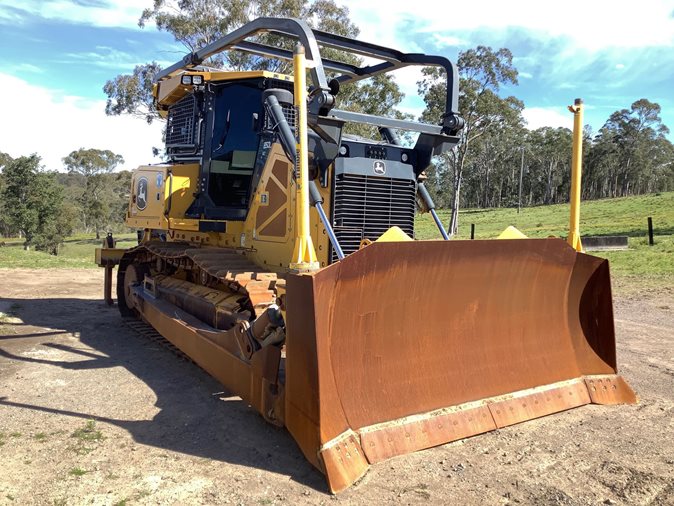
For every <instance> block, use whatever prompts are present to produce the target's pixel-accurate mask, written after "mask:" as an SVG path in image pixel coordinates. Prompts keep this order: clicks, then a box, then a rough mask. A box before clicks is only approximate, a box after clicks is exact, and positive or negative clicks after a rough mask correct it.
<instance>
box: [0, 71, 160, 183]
mask: <svg viewBox="0 0 674 506" xmlns="http://www.w3.org/2000/svg"><path fill="white" fill-rule="evenodd" d="M0 96H4V97H9V96H11V97H12V100H7V101H5V102H4V104H3V114H2V118H3V121H0V142H1V143H2V144H0V151H3V152H6V153H8V154H10V155H11V156H13V157H16V156H21V155H29V154H31V153H34V152H37V154H38V155H40V156H41V157H42V163H43V164H44V165H45V167H46V168H47V169H51V170H53V169H56V170H62V169H63V164H62V162H61V159H62V158H63V157H64V156H66V155H67V154H68V153H70V152H71V151H73V150H76V149H79V148H82V147H83V148H97V149H109V150H111V151H113V152H115V153H118V154H120V155H122V156H123V157H124V160H125V164H124V166H123V167H122V168H124V169H129V170H130V169H134V168H136V167H137V166H139V165H143V164H147V163H157V162H159V159H157V158H154V159H153V157H152V146H157V147H161V142H162V136H161V135H162V125H161V124H160V123H158V122H155V123H153V124H152V125H148V124H147V123H145V121H143V120H142V119H137V118H132V117H129V116H114V117H113V116H106V115H105V110H104V107H105V102H104V101H102V100H95V101H91V100H85V99H82V98H81V97H73V96H67V95H66V96H64V95H62V94H61V93H59V92H58V91H57V90H51V89H48V88H44V87H41V86H35V85H32V84H29V83H27V82H26V81H23V80H22V79H19V78H17V77H14V76H11V75H8V74H3V73H0Z"/></svg>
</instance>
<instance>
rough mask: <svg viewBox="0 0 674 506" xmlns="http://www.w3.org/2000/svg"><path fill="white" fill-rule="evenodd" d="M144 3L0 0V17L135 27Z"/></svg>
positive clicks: (17, 19) (110, 0)
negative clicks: (18, 0) (34, 17)
mask: <svg viewBox="0 0 674 506" xmlns="http://www.w3.org/2000/svg"><path fill="white" fill-rule="evenodd" d="M3 7H9V9H8V10H5V9H3ZM143 7H144V5H143V2H139V1H138V0H100V1H90V2H75V1H72V0H21V1H20V2H16V1H15V0H0V20H4V21H5V22H6V21H10V22H21V21H24V20H25V16H39V17H42V18H45V19H57V20H62V21H68V22H71V23H82V24H88V25H94V26H101V27H124V28H138V18H140V15H141V13H142V11H143ZM22 15H23V16H24V17H23V18H22Z"/></svg>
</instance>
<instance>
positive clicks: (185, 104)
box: [166, 94, 197, 148]
mask: <svg viewBox="0 0 674 506" xmlns="http://www.w3.org/2000/svg"><path fill="white" fill-rule="evenodd" d="M196 107H197V101H196V98H195V96H194V95H193V94H190V95H187V96H186V97H185V98H183V99H182V100H180V101H179V102H177V103H176V104H175V105H173V106H171V108H170V109H169V114H168V123H167V125H166V147H167V148H171V147H187V146H194V145H195V144H196V142H197V139H196V138H195V123H196V115H197V111H196Z"/></svg>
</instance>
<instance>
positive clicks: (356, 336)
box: [285, 239, 636, 492]
mask: <svg viewBox="0 0 674 506" xmlns="http://www.w3.org/2000/svg"><path fill="white" fill-rule="evenodd" d="M287 290H288V292H287V293H288V297H287V330H288V332H287V341H286V346H287V348H286V350H287V352H286V355H287V359H286V389H285V394H286V399H285V406H286V407H285V410H286V425H287V427H288V429H289V430H290V432H291V433H292V434H293V436H294V437H295V439H296V440H297V441H298V443H299V445H300V447H301V448H302V451H303V452H304V454H305V455H306V457H307V458H308V459H309V460H310V461H311V462H313V463H314V464H315V465H316V466H317V467H319V468H320V469H321V470H322V471H323V472H324V473H325V474H326V476H327V478H328V483H329V486H330V488H331V490H332V491H333V492H338V491H340V490H342V489H344V488H346V487H348V486H349V485H351V484H352V483H353V482H354V481H356V480H357V479H358V478H360V477H361V476H362V475H363V474H364V473H365V471H366V470H367V468H368V466H369V464H371V463H374V462H378V461H380V460H383V459H387V458H389V457H392V456H394V455H399V454H404V453H408V452H412V451H416V450H419V449H423V448H428V447H431V446H436V445H439V444H443V443H446V442H449V441H454V440H457V439H461V438H465V437H468V436H472V435H475V434H479V433H483V432H487V431H490V430H494V429H496V428H500V427H504V426H507V425H512V424H515V423H519V422H522V421H525V420H529V419H532V418H537V417H540V416H544V415H547V414H550V413H555V412H558V411H562V410H566V409H570V408H573V407H576V406H581V405H584V404H589V403H596V404H616V403H633V402H636V396H635V394H634V392H633V391H632V390H631V388H630V387H629V386H628V385H627V384H626V383H625V381H624V380H623V379H622V378H621V377H619V376H617V375H616V372H617V371H616V357H615V336H614V328H613V310H612V302H611V287H610V280H609V269H608V262H607V261H606V260H603V259H600V258H596V257H593V256H590V255H585V254H582V253H576V252H575V251H574V250H573V249H572V248H570V247H569V246H568V245H567V244H566V243H565V242H563V241H561V240H558V239H523V240H499V241H450V242H447V241H423V242H422V241H414V242H397V243H392V242H388V243H387V242H375V243H373V244H371V245H369V246H367V247H365V248H363V249H362V250H360V251H357V252H355V253H353V254H351V255H349V256H348V257H346V258H345V259H344V260H342V261H341V262H338V263H336V264H333V265H331V266H329V267H327V268H325V269H322V270H320V271H318V272H315V273H311V274H299V275H291V276H289V278H288V284H287Z"/></svg>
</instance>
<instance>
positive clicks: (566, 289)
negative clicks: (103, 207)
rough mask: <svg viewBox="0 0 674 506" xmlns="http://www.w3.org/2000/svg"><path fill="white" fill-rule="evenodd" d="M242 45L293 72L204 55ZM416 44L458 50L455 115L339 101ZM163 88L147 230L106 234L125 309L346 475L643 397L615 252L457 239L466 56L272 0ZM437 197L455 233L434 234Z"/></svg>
mask: <svg viewBox="0 0 674 506" xmlns="http://www.w3.org/2000/svg"><path fill="white" fill-rule="evenodd" d="M269 33H272V34H274V36H275V37H274V38H272V39H261V38H259V37H257V36H258V35H261V34H269ZM264 40H279V41H283V42H282V43H279V45H278V46H271V45H269V44H265V43H263V42H261V41H264ZM289 48H290V49H289ZM324 48H329V49H330V50H331V53H330V54H339V53H340V52H342V53H349V54H353V55H357V56H359V57H365V58H364V60H362V61H364V62H365V63H362V64H360V65H354V64H349V63H345V62H343V61H340V60H339V59H336V58H335V59H329V58H325V57H322V56H321V50H322V49H324ZM221 51H242V52H246V53H250V54H253V55H256V56H258V57H263V58H269V59H276V60H279V61H281V62H285V64H286V65H288V66H289V67H290V68H292V73H291V75H285V74H280V73H274V72H268V71H246V72H231V71H223V70H218V69H214V68H210V67H208V66H205V65H204V61H206V60H207V59H208V58H209V57H211V56H213V55H214V54H216V53H219V52H221ZM289 62H290V63H289ZM410 65H422V66H432V65H436V66H440V67H442V68H443V69H444V71H445V72H446V75H447V93H446V108H445V113H444V114H443V116H442V118H438V123H437V124H423V123H417V122H414V121H406V120H398V119H392V118H388V117H378V116H372V115H368V114H362V113H356V112H352V111H347V110H341V109H339V108H338V107H337V105H338V102H339V90H340V86H344V85H348V84H350V83H355V82H357V81H359V80H361V79H366V78H369V77H372V76H375V75H378V74H382V73H387V72H391V71H394V70H396V69H400V68H402V67H407V66H410ZM307 81H308V82H307ZM154 94H155V98H156V103H157V107H158V109H159V111H160V112H161V114H162V116H164V117H165V118H166V120H167V126H166V154H167V158H168V162H167V163H162V164H159V165H148V166H142V167H140V168H138V169H137V170H136V171H134V173H133V180H132V191H131V199H130V202H129V207H128V213H127V218H126V223H127V225H128V226H130V227H134V228H136V229H140V230H142V231H143V233H142V238H141V240H140V242H139V244H138V246H136V247H133V248H130V249H126V250H121V249H115V248H114V247H113V244H112V243H110V244H109V245H108V247H104V248H101V249H100V250H98V251H97V262H98V263H99V265H101V266H106V292H107V294H106V298H107V299H108V300H111V294H110V287H111V285H112V283H111V275H112V268H113V266H115V265H118V273H117V301H118V306H119V310H120V312H121V314H122V315H123V316H125V317H137V318H141V319H142V320H144V321H145V322H147V323H149V324H150V325H152V326H153V327H154V328H155V329H156V330H157V331H158V332H160V333H161V334H162V335H163V336H164V337H165V338H166V339H167V340H168V341H170V342H171V343H172V344H174V345H175V346H177V347H178V348H179V349H180V350H182V351H183V352H184V353H185V354H187V355H188V356H189V357H191V358H192V359H193V360H194V361H195V362H196V363H197V364H198V365H200V366H201V367H202V368H203V369H205V370H206V371H207V372H208V373H210V374H211V375H212V376H214V377H215V378H216V379H218V380H219V381H220V382H221V383H222V384H223V385H224V386H225V387H226V388H227V389H228V390H229V391H231V392H232V393H235V394H236V395H239V396H241V398H242V399H243V400H244V401H245V402H247V403H248V404H249V405H250V406H252V407H253V408H254V409H256V410H257V411H259V413H260V414H261V415H262V416H263V417H264V418H265V419H266V420H268V421H269V422H271V423H273V424H275V425H278V426H284V427H286V428H287V429H288V431H289V432H290V433H291V435H292V436H293V437H294V439H295V440H296V441H297V444H298V445H299V447H300V449H301V451H302V452H303V453H304V455H305V456H306V458H307V459H308V460H309V461H310V462H311V463H312V464H313V465H315V466H316V467H317V468H318V469H319V470H320V471H322V472H323V473H324V474H325V476H326V477H327V482H328V486H329V488H330V490H331V491H332V492H334V493H336V492H339V491H341V490H343V489H345V488H347V487H349V486H350V485H351V484H353V483H354V482H355V481H356V480H358V479H359V478H360V477H361V476H363V474H364V473H365V472H366V471H367V469H368V467H369V466H370V465H371V464H374V463H376V462H379V461H381V460H384V459H387V458H390V457H392V456H395V455H400V454H404V453H408V452H413V451H416V450H420V449H424V448H429V447H432V446H436V445H441V444H444V443H447V442H450V441H455V440H458V439H462V438H466V437H469V436H473V435H475V434H480V433H483V432H487V431H491V430H495V429H497V428H501V427H505V426H508V425H512V424H515V423H519V422H522V421H525V420H529V419H533V418H537V417H540V416H544V415H548V414H551V413H555V412H559V411H562V410H566V409H569V408H573V407H577V406H581V405H584V404H589V403H595V404H615V403H622V402H634V401H635V395H634V393H633V392H632V390H631V389H630V387H629V386H628V385H627V384H626V383H625V381H624V380H623V379H622V378H621V377H620V376H618V375H617V374H616V373H617V370H616V355H615V338H614V328H613V312H612V300H611V288H610V280H609V268H608V263H607V261H606V260H603V259H601V258H596V257H593V256H590V255H586V254H583V253H580V252H577V251H576V249H574V248H572V247H571V246H569V245H568V244H567V243H566V242H565V241H563V240H561V239H554V238H550V239H504V240H473V241H462V240H449V239H450V238H449V237H448V234H447V232H446V231H445V230H444V228H443V226H442V223H441V222H440V220H439V219H438V217H437V215H436V213H435V210H434V205H433V203H432V201H431V198H430V196H429V194H428V191H427V190H426V189H425V188H424V185H423V172H424V170H425V169H426V168H427V167H428V166H429V164H430V163H431V160H432V158H433V157H434V156H436V155H439V154H441V153H443V152H445V151H447V150H450V149H452V148H453V147H454V146H455V145H456V144H457V143H458V142H459V134H460V131H461V129H462V127H463V120H462V118H461V117H460V115H459V113H458V97H459V90H458V75H457V70H456V67H455V65H454V64H453V63H452V62H451V61H449V60H448V59H446V58H444V57H439V56H430V55H424V54H407V53H402V52H400V51H396V50H393V49H390V48H386V47H382V46H379V45H376V44H371V43H366V42H363V41H359V40H354V39H350V38H346V37H342V36H337V35H333V34H330V33H326V32H322V31H319V30H314V29H311V28H310V27H309V26H308V25H307V24H306V23H305V22H303V21H301V20H296V19H277V18H260V19H257V20H255V21H253V22H251V23H248V24H246V25H245V26H243V27H241V28H239V29H238V30H236V31H234V32H232V33H231V34H229V35H227V36H225V37H223V38H222V39H220V40H218V41H216V42H213V43H211V44H210V45H208V46H207V47H205V48H203V49H201V50H199V51H196V52H195V53H192V54H189V55H187V56H186V57H185V58H184V59H183V60H181V61H179V62H178V63H176V64H174V65H173V66H171V67H169V68H167V69H165V70H164V71H162V72H161V73H160V74H159V75H158V76H157V79H156V83H155V86H154ZM349 123H355V124H363V125H368V126H370V127H373V128H374V131H375V132H377V131H378V132H379V135H381V139H376V140H372V139H366V138H363V137H358V136H353V135H348V134H346V133H344V128H345V125H347V124H349ZM399 130H403V131H409V132H413V133H414V134H416V135H417V138H416V142H415V143H414V145H413V146H412V147H406V146H404V145H402V144H401V143H400V142H399V140H398V136H397V134H396V132H397V131H399ZM419 207H420V208H422V209H423V210H425V211H428V212H430V213H431V214H432V215H433V218H434V220H435V222H436V224H437V225H438V232H439V236H440V237H441V238H439V239H438V240H427V241H419V240H414V223H415V214H416V211H417V209H418V208H419Z"/></svg>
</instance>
